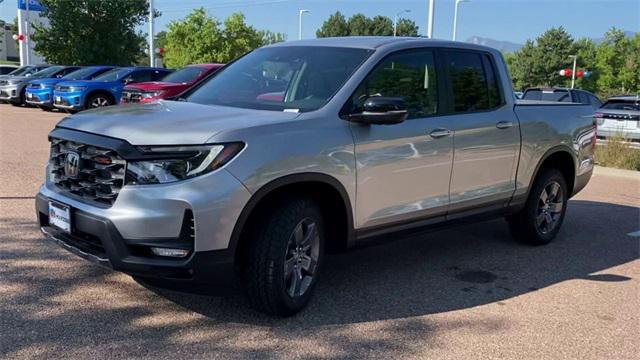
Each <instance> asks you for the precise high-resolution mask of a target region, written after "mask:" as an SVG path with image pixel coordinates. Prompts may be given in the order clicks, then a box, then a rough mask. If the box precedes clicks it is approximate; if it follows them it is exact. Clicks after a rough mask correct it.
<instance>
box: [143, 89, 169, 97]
mask: <svg viewBox="0 0 640 360" xmlns="http://www.w3.org/2000/svg"><path fill="white" fill-rule="evenodd" d="M162 94H164V90H158V91H145V92H143V93H142V95H141V96H142V98H143V99H153V98H155V97H158V96H160V95H162Z"/></svg>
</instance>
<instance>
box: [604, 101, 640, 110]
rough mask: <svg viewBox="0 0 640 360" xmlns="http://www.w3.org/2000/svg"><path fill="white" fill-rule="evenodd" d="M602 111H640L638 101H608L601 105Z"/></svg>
mask: <svg viewBox="0 0 640 360" xmlns="http://www.w3.org/2000/svg"><path fill="white" fill-rule="evenodd" d="M602 108H603V109H611V110H635V111H640V100H636V101H633V100H609V101H607V103H606V104H604V105H602Z"/></svg>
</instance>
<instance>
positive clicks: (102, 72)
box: [91, 68, 111, 80]
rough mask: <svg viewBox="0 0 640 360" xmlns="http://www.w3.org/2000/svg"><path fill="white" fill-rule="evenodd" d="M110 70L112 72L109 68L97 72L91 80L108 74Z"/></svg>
mask: <svg viewBox="0 0 640 360" xmlns="http://www.w3.org/2000/svg"><path fill="white" fill-rule="evenodd" d="M109 70H111V69H109V68H105V69H100V70H98V71H96V73H95V74H93V75H92V76H91V80H93V79H95V78H97V77H98V76H100V75H102V74H104V73H106V72H107V71H109Z"/></svg>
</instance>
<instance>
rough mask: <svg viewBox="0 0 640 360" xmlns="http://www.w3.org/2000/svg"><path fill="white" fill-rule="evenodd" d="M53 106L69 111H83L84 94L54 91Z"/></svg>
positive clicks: (80, 92)
mask: <svg viewBox="0 0 640 360" xmlns="http://www.w3.org/2000/svg"><path fill="white" fill-rule="evenodd" d="M53 106H55V107H57V108H61V109H67V110H82V109H83V108H84V96H83V92H82V91H73V92H67V91H64V92H61V91H54V92H53Z"/></svg>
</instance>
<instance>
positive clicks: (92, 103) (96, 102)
mask: <svg viewBox="0 0 640 360" xmlns="http://www.w3.org/2000/svg"><path fill="white" fill-rule="evenodd" d="M110 105H113V101H112V100H111V98H109V97H108V96H107V95H104V94H96V95H93V96H91V97H90V98H89V100H88V101H87V108H88V109H96V108H100V107H105V106H110Z"/></svg>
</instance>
